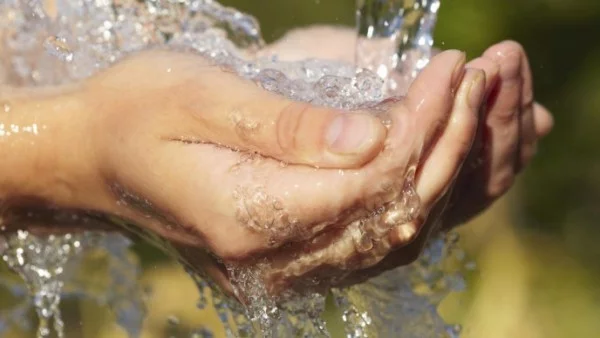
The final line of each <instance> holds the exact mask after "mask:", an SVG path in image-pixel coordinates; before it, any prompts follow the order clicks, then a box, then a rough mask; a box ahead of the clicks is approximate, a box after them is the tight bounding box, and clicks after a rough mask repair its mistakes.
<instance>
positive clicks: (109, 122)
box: [0, 49, 549, 293]
mask: <svg viewBox="0 0 600 338" xmlns="http://www.w3.org/2000/svg"><path fill="white" fill-rule="evenodd" d="M346 50H347V49H346ZM464 62H465V60H464V55H463V54H462V53H459V52H456V51H448V52H443V53H441V54H440V55H438V56H437V57H436V58H435V59H434V60H433V61H432V62H431V64H430V66H428V68H427V69H426V70H425V71H424V72H423V73H422V74H421V76H420V77H419V78H418V79H417V80H416V82H415V84H414V85H413V86H412V87H411V89H410V91H409V94H408V95H407V97H406V98H405V99H404V100H403V101H401V102H394V103H391V104H389V105H388V108H387V109H386V114H387V115H388V118H390V119H391V120H392V121H393V123H392V126H391V128H389V129H387V128H385V126H384V125H383V124H381V123H380V122H379V120H378V119H377V118H376V117H374V116H373V115H371V114H368V112H354V113H347V112H340V111H336V110H331V109H326V108H319V107H313V106H310V105H307V104H303V103H297V102H291V101H288V100H285V99H283V98H281V97H278V96H276V95H274V94H271V93H268V92H265V91H263V90H261V89H260V88H258V87H257V86H255V85H254V84H252V83H250V82H246V81H243V80H241V79H239V78H237V77H236V76H234V75H233V74H231V73H229V72H227V71H224V70H222V69H220V68H218V67H214V66H212V65H210V64H208V63H206V61H204V60H203V59H201V58H199V57H197V56H193V55H185V54H178V53H173V52H144V53H141V54H139V55H137V56H133V57H131V58H129V59H128V60H125V61H123V62H121V63H120V64H118V65H116V66H114V67H113V68H111V69H109V70H107V71H105V72H103V73H101V74H100V75H98V76H96V77H94V78H92V79H89V80H87V81H85V82H84V83H81V84H79V85H76V86H73V87H68V88H51V89H43V90H36V91H23V90H14V89H9V88H3V89H2V90H0V108H1V107H2V104H7V105H8V106H9V107H10V109H9V111H8V112H6V114H3V115H2V116H1V120H2V121H1V122H2V123H4V125H5V126H8V125H11V124H12V125H17V126H20V128H21V129H20V130H21V131H22V130H24V129H23V126H33V125H34V124H35V125H36V126H37V129H36V130H37V133H33V132H31V133H29V132H17V133H14V132H13V133H12V134H11V135H5V136H4V137H2V138H0V154H1V155H2V157H3V158H4V159H5V164H4V165H3V167H2V168H1V169H0V170H1V171H2V172H1V174H0V177H1V178H2V179H1V180H0V196H1V199H2V200H3V202H4V204H5V206H6V208H7V209H8V210H11V209H12V208H14V207H23V206H25V207H27V206H28V205H29V204H30V203H31V202H30V201H31V200H34V201H36V205H37V206H39V205H43V206H46V207H51V208H58V209H69V210H86V211H94V212H97V213H102V214H110V215H115V216H118V217H120V218H124V219H127V220H129V221H131V222H134V223H137V224H139V225H141V226H143V227H146V228H147V229H149V230H151V231H153V232H156V233H158V234H159V235H161V236H163V237H165V238H167V239H169V240H170V241H172V242H173V243H175V244H176V245H177V246H178V247H179V248H180V249H181V251H182V254H183V255H184V256H186V257H187V259H188V260H189V261H191V262H196V263H198V264H202V265H204V267H206V268H208V270H209V271H210V272H211V273H212V274H213V276H214V277H215V278H216V279H217V280H219V281H221V282H222V283H223V285H225V286H227V275H226V274H225V273H224V271H223V270H222V268H221V266H220V264H217V263H216V261H214V260H212V259H211V258H209V257H208V256H206V255H203V254H200V252H201V251H198V250H196V249H198V248H204V249H208V250H209V251H210V252H212V253H213V254H214V255H215V256H217V257H218V258H219V259H220V260H221V261H222V262H225V263H227V264H247V263H249V262H254V261H255V260H256V259H262V260H264V259H266V260H267V261H268V262H269V263H270V264H269V265H270V267H269V268H268V269H266V270H265V271H264V273H265V280H266V281H267V282H268V285H269V287H270V289H271V291H272V292H274V293H276V292H278V291H280V290H282V289H284V288H288V287H291V286H296V284H297V281H298V280H303V278H301V277H322V278H325V277H328V278H330V279H331V281H332V282H334V283H340V282H342V280H343V278H344V277H348V278H350V280H351V279H352V277H353V276H352V273H353V272H355V271H359V272H360V273H361V274H364V273H370V272H374V271H381V270H382V269H387V268H389V267H391V266H397V265H400V264H405V263H406V262H408V261H410V259H411V257H414V253H415V252H419V250H420V245H421V244H422V243H423V242H424V240H425V239H426V238H427V236H428V234H429V233H431V232H432V231H434V230H435V229H436V228H438V227H439V224H440V223H441V222H443V221H444V219H445V217H443V212H442V211H444V210H445V209H446V208H445V206H446V204H447V201H448V200H449V199H450V200H452V199H456V198H455V197H453V196H454V195H452V191H453V190H452V187H453V186H454V184H455V182H459V183H460V182H461V179H463V180H467V178H462V177H463V176H464V175H467V174H463V173H462V172H461V168H462V165H463V161H464V159H465V158H467V157H468V156H469V154H470V152H472V145H473V143H474V141H476V140H478V139H477V138H476V136H477V135H478V130H480V129H481V128H478V126H480V125H483V123H482V122H480V114H481V112H484V110H483V109H481V106H482V104H483V102H484V100H485V98H486V97H489V96H490V95H491V93H492V92H493V89H494V88H497V85H496V84H497V83H498V82H499V81H500V82H501V81H502V74H503V73H502V66H499V67H498V66H497V63H494V62H493V61H492V60H487V59H485V58H480V59H477V60H475V61H472V62H471V63H470V65H471V67H470V69H465V65H464ZM498 68H500V71H499V70H498ZM506 87H510V86H508V85H507V86H506ZM502 88H504V86H502ZM522 90H523V89H522V88H521V91H522ZM231 93H235V95H231ZM502 93H503V91H502V90H500V91H499V93H498V94H497V95H498V96H497V99H496V101H495V102H497V105H500V106H498V107H499V108H497V109H496V110H497V111H499V112H500V113H503V112H504V113H505V111H504V109H506V107H509V106H510V104H511V103H510V102H508V101H509V99H511V98H512V96H510V95H504V94H502ZM496 110H494V108H492V109H490V110H489V112H488V116H487V117H486V119H485V121H488V120H489V118H490V117H489V116H492V113H493V112H494V111H496ZM516 115H518V116H519V118H520V116H521V115H523V114H521V113H519V114H516ZM488 125H489V124H488ZM490 128H491V129H493V128H494V126H493V125H492V126H491V127H490ZM5 129H6V127H5ZM548 129H549V127H548ZM539 134H540V135H541V134H543V132H540V133H539ZM357 135H358V136H362V137H358V138H357V137H356V136H357ZM536 135H537V134H536ZM351 136H355V137H351ZM515 138H517V139H518V138H520V134H519V133H518V132H517V134H516V135H515ZM536 139H537V136H536V137H533V138H531V140H533V142H535V140H536ZM478 143H480V142H479V141H478V142H477V143H476V144H478ZM482 149H487V148H486V147H482ZM494 149H496V148H494ZM511 149H512V148H511ZM500 153H501V155H502V154H504V153H502V152H500ZM64 154H69V155H68V156H65V155H64ZM419 155H420V157H421V160H420V161H419V167H418V168H417V177H416V186H415V188H416V191H417V192H418V194H419V196H420V198H421V209H420V214H419V215H418V217H417V218H416V219H415V220H414V221H412V222H410V223H405V222H399V223H394V222H391V223H390V222H387V223H386V222H385V220H386V217H385V216H386V215H387V216H389V215H390V213H391V208H390V205H391V203H392V202H393V201H395V200H397V199H398V198H399V197H400V193H401V190H402V184H403V181H404V178H405V176H406V174H407V170H408V166H409V163H410V162H411V159H413V158H415V156H417V157H419ZM493 156H494V159H491V160H490V161H489V163H494V165H492V166H491V167H494V168H495V167H496V166H498V167H500V166H501V165H500V164H498V165H496V164H495V163H503V162H502V161H501V160H497V161H496V160H495V159H496V158H497V157H498V155H497V154H496V153H495V152H493ZM500 157H502V156H500ZM505 157H506V156H505ZM495 161H496V162H495ZM282 162H284V163H286V165H282ZM315 166H318V167H320V168H321V169H318V170H317V169H315ZM340 169H344V171H343V175H342V174H340ZM468 175H472V174H468ZM464 177H469V176H464ZM457 178H458V179H457ZM503 182H504V181H503ZM509 183H510V182H509ZM502 192H503V191H502ZM496 197H497V196H496ZM453 208H456V207H455V206H454V205H453ZM453 208H450V209H448V210H452V209H453ZM376 210H382V211H383V213H381V212H380V213H378V216H377V217H374V216H373V212H374V211H376ZM457 213H460V212H459V211H457ZM464 214H465V213H464V212H463V213H462V215H463V217H466V218H469V217H472V215H471V216H465V215H464ZM390 217H391V216H390ZM388 218H389V217H388ZM361 219H367V220H368V222H366V224H367V225H366V227H367V232H368V233H369V234H370V235H369V236H370V238H369V240H370V241H371V244H370V245H367V246H366V248H368V249H366V250H365V247H364V246H357V245H356V242H355V241H353V239H352V238H353V237H352V234H351V233H350V230H349V229H352V227H353V224H356V222H355V221H357V220H361ZM7 225H9V226H10V225H11V224H7ZM409 243H413V244H411V245H408V244H409ZM403 248H404V249H403ZM400 256H402V257H400ZM399 257H400V258H399ZM407 258H408V259H407ZM364 269H366V270H364ZM325 271H326V273H324V272H325ZM331 272H334V273H331ZM300 286H302V285H300Z"/></svg>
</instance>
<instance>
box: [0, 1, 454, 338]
mask: <svg viewBox="0 0 600 338" xmlns="http://www.w3.org/2000/svg"><path fill="white" fill-rule="evenodd" d="M439 5H440V2H439V0H387V1H382V0H361V1H359V2H358V11H357V27H358V34H359V40H358V44H357V49H356V60H357V65H358V66H359V67H361V68H357V67H355V66H352V65H346V64H340V63H337V62H332V61H324V60H305V61H301V62H293V63H287V62H280V61H277V60H273V59H253V58H252V57H251V56H252V55H253V53H254V52H255V51H257V50H259V49H260V48H261V47H262V46H263V45H264V42H263V40H262V38H261V34H260V28H259V26H258V24H257V22H256V20H255V19H254V18H252V17H251V16H248V15H246V14H243V13H240V12H238V11H236V10H234V9H231V8H226V7H223V6H221V5H220V4H218V3H216V2H214V1H212V0H146V1H134V0H131V1H128V0H118V1H117V0H115V1H110V0H77V1H70V0H57V7H58V11H57V13H58V14H57V16H56V17H54V18H53V17H50V16H49V15H48V14H46V12H45V11H44V9H43V6H42V4H41V0H28V1H19V0H5V1H3V2H2V3H0V30H5V31H6V32H8V34H6V35H5V36H6V37H7V38H6V41H4V43H5V45H6V47H7V48H6V49H5V57H4V60H8V62H9V64H6V65H4V67H5V68H6V70H7V71H9V73H10V74H9V75H10V78H11V79H13V81H14V82H15V83H18V84H21V85H47V84H58V83H66V82H70V81H75V80H79V79H83V78H86V77H89V76H91V75H93V74H94V73H96V72H98V71H99V70H101V69H104V68H106V67H108V66H110V65H111V64H113V63H114V62H117V61H118V60H120V59H122V58H123V57H124V56H126V55H127V54H129V53H132V52H135V51H138V50H142V49H146V48H150V47H154V46H166V47H168V48H172V49H177V50H186V51H192V52H195V53H199V54H201V55H202V56H204V57H206V58H208V59H211V60H213V61H214V62H215V63H217V64H220V65H222V66H225V67H229V68H230V69H233V70H235V71H236V72H237V73H238V74H239V75H240V76H242V77H245V78H248V79H251V80H253V81H255V82H256V83H257V84H259V85H260V86H262V87H263V88H264V89H266V90H269V91H273V92H276V93H278V94H281V95H284V96H286V97H289V98H291V99H294V100H299V101H305V102H311V103H314V104H318V105H323V106H329V107H337V108H344V109H357V108H362V107H365V106H367V107H371V106H373V105H374V104H375V103H378V102H381V101H382V100H383V99H384V98H386V97H389V96H391V95H398V94H402V93H403V92H404V91H405V90H406V88H407V87H408V85H409V84H410V82H411V81H412V80H413V79H414V77H415V76H416V74H418V72H419V71H420V70H421V69H422V68H423V67H424V66H425V65H426V64H427V62H428V61H429V58H430V57H431V53H432V45H433V39H432V31H433V27H434V25H435V19H436V14H437V11H438V8H439ZM382 47H383V48H382ZM374 51H376V52H374ZM0 60H2V58H0ZM395 203H396V204H395V208H396V209H397V210H396V211H398V215H400V216H398V217H397V219H395V221H394V223H395V224H402V223H404V222H408V221H410V220H411V219H412V218H413V217H414V215H415V214H416V213H417V212H418V209H419V199H418V196H417V195H416V192H415V190H414V187H413V184H412V181H411V176H410V175H408V174H407V179H406V182H405V184H404V189H403V193H402V195H401V197H400V199H399V200H398V201H396V202H395ZM122 225H123V226H125V227H128V228H130V229H131V230H134V231H139V229H137V228H132V227H131V226H130V225H127V224H122ZM354 226H356V227H357V229H358V230H359V231H358V232H357V233H358V234H359V236H358V238H357V239H356V241H357V243H360V242H361V236H363V235H361V234H362V232H360V226H361V223H357V224H353V225H351V226H350V227H354ZM143 235H144V236H145V237H146V238H147V239H149V240H150V241H151V242H153V243H156V244H157V245H158V246H159V247H161V248H163V249H165V250H167V251H169V252H171V253H172V254H173V255H174V256H175V257H177V253H176V252H175V250H173V249H172V248H170V245H169V243H167V242H165V241H164V240H162V239H160V238H156V237H155V236H154V235H152V234H149V233H143ZM448 238H451V237H448ZM448 238H443V237H439V238H435V239H432V240H431V242H430V244H429V246H428V248H427V250H426V251H425V253H424V254H423V255H422V256H421V257H420V258H419V259H418V260H417V262H415V263H413V264H411V265H409V266H407V267H402V268H398V269H395V270H392V271H390V272H387V273H385V274H383V275H381V276H379V277H376V278H373V279H371V280H369V281H367V282H365V283H363V284H359V285H356V286H353V287H349V288H345V289H333V290H332V293H331V295H332V296H333V299H334V303H335V306H336V307H337V309H338V311H339V312H340V314H341V315H340V316H341V320H342V321H343V322H344V323H345V327H346V335H347V337H356V338H360V337H373V336H384V337H409V338H410V337H445V336H450V337H453V336H455V335H457V334H458V332H457V330H456V328H455V327H454V326H447V325H446V324H445V323H444V321H443V320H442V319H441V318H440V316H439V315H438V314H437V308H436V307H437V304H438V303H439V302H440V301H441V299H442V298H443V297H444V296H445V295H446V294H447V293H448V292H450V291H451V290H457V289H460V287H462V279H461V277H460V275H459V274H458V273H457V271H459V270H460V269H448V266H447V264H445V262H447V261H448V260H449V259H450V260H452V259H454V260H457V261H462V259H463V258H462V256H463V255H462V253H461V252H460V250H458V249H456V248H455V240H451V241H450V243H448ZM92 239H93V240H92ZM451 239H452V238H451ZM32 243H33V244H32ZM75 243H79V244H78V245H77V246H76V245H75ZM81 243H86V244H81ZM128 247H129V241H128V240H126V239H124V238H123V237H121V236H119V235H114V234H111V235H108V234H89V233H85V234H82V235H72V234H67V235H54V236H50V237H38V236H34V235H31V234H29V233H27V232H23V231H21V232H17V233H15V234H7V235H6V236H5V239H3V237H0V253H2V255H3V258H4V260H5V261H6V262H7V263H8V264H9V266H10V267H11V268H12V269H13V270H14V271H16V272H17V273H18V274H19V275H20V276H21V277H22V278H23V279H24V280H25V282H26V283H27V285H28V286H29V288H30V292H29V293H30V294H31V295H33V297H34V306H35V307H36V309H38V317H39V318H40V325H39V330H38V336H39V337H44V336H46V335H47V333H48V331H49V330H50V327H49V324H48V320H49V319H50V318H53V320H54V326H53V328H54V330H55V331H56V332H57V334H58V335H59V336H60V335H61V332H62V322H61V320H60V311H59V308H58V306H59V302H60V298H61V296H62V297H65V296H68V295H75V294H78V295H83V296H87V297H92V298H94V299H96V300H97V301H98V302H101V303H105V304H109V305H110V306H111V307H112V309H113V312H115V314H116V316H117V318H118V322H119V324H121V325H122V326H123V327H125V328H126V329H127V331H128V333H129V334H130V336H131V337H137V336H138V335H139V332H140V329H141V322H142V320H143V316H144V307H143V303H142V302H141V297H139V292H136V291H134V290H135V285H136V282H137V278H138V274H139V272H138V270H139V269H138V268H137V266H136V264H135V262H132V261H131V260H130V259H129V258H128V253H127V250H128ZM65 248H68V250H67V249H65ZM97 248H102V250H103V251H105V252H106V253H107V254H108V257H107V259H108V261H109V262H110V264H112V265H111V266H113V268H112V269H111V270H110V271H109V272H108V273H109V275H111V276H112V279H111V282H110V283H111V286H112V287H108V288H107V291H106V293H104V294H100V295H99V294H97V293H91V292H89V291H87V290H85V288H83V287H78V286H77V282H73V281H76V279H77V278H76V276H75V275H73V274H65V273H64V267H65V266H66V265H67V264H69V265H70V266H74V267H73V268H72V269H71V270H76V269H84V267H85V263H84V261H85V260H84V259H74V256H75V253H78V254H79V253H81V252H86V251H89V250H94V249H97ZM42 252H43V253H45V254H42ZM78 256H79V255H78ZM178 258H180V259H182V258H181V257H178ZM458 265H461V264H458ZM228 269H229V273H230V276H231V278H232V280H233V281H234V284H235V291H236V292H237V293H240V294H243V295H244V296H245V298H249V299H251V302H249V304H250V306H248V307H246V308H244V307H242V306H241V305H240V304H239V303H238V302H236V301H233V300H231V299H230V298H228V297H226V296H225V295H223V294H222V293H221V292H220V291H219V289H218V288H217V287H216V286H215V285H213V283H211V281H210V279H208V278H207V277H206V276H203V275H202V274H198V273H197V272H196V271H195V270H194V272H192V271H191V270H190V274H191V275H192V277H193V278H194V281H195V282H196V284H197V286H198V289H199V290H200V293H201V296H202V298H201V299H200V301H199V302H198V306H199V307H201V308H202V307H205V306H207V304H208V303H211V304H212V306H213V307H214V308H215V310H216V312H217V314H218V316H219V318H220V320H221V322H222V324H223V326H224V328H225V332H226V334H227V336H241V337H255V336H257V335H263V336H278V337H279V336H281V337H287V336H304V337H313V336H328V335H329V333H328V331H327V327H326V323H325V322H324V320H323V319H322V317H321V314H322V312H323V311H324V309H325V304H326V300H327V295H323V294H320V293H312V294H302V295H299V294H294V293H290V294H287V295H285V296H284V299H285V301H281V300H275V299H272V298H270V296H268V295H267V292H266V290H265V288H264V285H263V284H262V280H261V275H260V272H261V265H260V264H257V265H255V266H244V267H239V266H229V267H228ZM39 271H46V272H47V273H46V274H44V273H42V274H39V273H38V272H39ZM69 281H71V282H69ZM69 283H70V284H71V287H70V288H68V287H67V286H68V284H69ZM115 286H119V287H115ZM65 289H68V290H65ZM18 311H21V308H17V309H15V311H14V313H20V312H18ZM12 317H15V315H13V316H12ZM0 324H1V323H0ZM1 328H2V325H0V329H1ZM205 335H206V336H209V335H210V334H209V333H208V332H206V331H204V330H199V331H197V332H196V333H194V335H193V336H205Z"/></svg>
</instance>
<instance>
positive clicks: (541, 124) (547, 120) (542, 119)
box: [533, 103, 554, 137]
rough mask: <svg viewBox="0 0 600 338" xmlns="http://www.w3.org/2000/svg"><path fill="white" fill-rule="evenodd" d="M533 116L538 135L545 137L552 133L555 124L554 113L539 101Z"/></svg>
mask: <svg viewBox="0 0 600 338" xmlns="http://www.w3.org/2000/svg"><path fill="white" fill-rule="evenodd" d="M533 118H534V120H535V132H536V133H537V136H538V137H544V136H546V135H548V134H549V133H550V131H551V130H552V127H553V126H554V118H553V117H552V114H550V112H549V111H548V109H546V107H544V106H542V105H541V104H539V103H535V104H534V106H533Z"/></svg>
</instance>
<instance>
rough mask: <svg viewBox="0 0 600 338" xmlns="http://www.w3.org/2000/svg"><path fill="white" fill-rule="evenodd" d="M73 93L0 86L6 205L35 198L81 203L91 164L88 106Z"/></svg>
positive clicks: (1, 182)
mask: <svg viewBox="0 0 600 338" xmlns="http://www.w3.org/2000/svg"><path fill="white" fill-rule="evenodd" d="M73 92H74V91H73V88H67V87H63V88H43V89H16V88H10V87H6V86H4V87H2V86H0V158H1V159H2V164H1V165H0V200H1V201H2V202H3V203H11V202H12V201H18V200H21V199H34V200H37V201H44V202H47V203H50V204H56V205H66V206H70V205H76V204H77V201H79V200H81V198H82V196H81V194H82V188H84V187H85V182H86V179H85V176H86V175H88V174H89V172H90V168H91V167H90V165H91V163H89V161H86V158H85V157H86V156H87V153H89V147H88V146H87V144H86V142H87V141H86V140H85V139H84V138H83V136H84V135H85V133H84V132H83V130H85V125H84V123H85V119H84V118H82V116H84V115H85V112H84V109H85V106H84V105H83V104H82V102H81V101H80V100H78V99H77V96H76V95H74V94H73ZM80 185H83V186H80Z"/></svg>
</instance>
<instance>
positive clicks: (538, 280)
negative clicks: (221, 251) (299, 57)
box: [0, 0, 600, 338]
mask: <svg viewBox="0 0 600 338" xmlns="http://www.w3.org/2000/svg"><path fill="white" fill-rule="evenodd" d="M0 1H1V0H0ZM222 2H223V3H225V4H228V5H232V6H235V7H237V8H239V9H241V10H243V11H246V12H249V13H252V14H254V15H255V16H256V17H257V18H258V19H259V21H260V22H261V24H262V27H263V32H264V35H265V38H267V40H269V41H272V40H274V39H277V38H279V37H281V36H282V35H283V34H284V33H285V32H286V31H287V30H289V29H291V28H294V27H298V26H305V25H310V24H315V23H320V24H323V23H325V24H336V25H350V26H351V25H353V23H354V5H355V3H354V2H355V0H228V1H222ZM505 39H513V40H516V41H518V42H520V43H521V44H522V45H523V46H524V47H525V49H526V50H527V52H528V53H529V56H530V61H531V65H532V70H533V73H534V78H535V89H536V98H537V100H538V101H539V102H541V103H543V104H544V105H546V106H547V107H548V108H549V109H550V110H551V111H552V112H553V114H554V117H555V130H554V131H553V133H552V134H551V135H550V136H549V137H548V138H547V139H545V140H544V141H543V142H542V143H541V144H540V145H539V153H538V156H537V157H536V159H535V160H534V162H533V163H532V165H531V166H530V167H529V168H528V169H527V171H526V172H525V173H524V175H522V177H521V178H520V179H519V181H518V185H517V187H516V188H515V189H513V190H512V191H511V193H510V194H509V195H508V196H506V198H504V199H502V200H501V201H500V202H499V203H497V204H496V205H495V206H494V208H492V209H491V210H489V211H488V212H486V213H485V214H484V215H482V216H481V217H479V218H478V219H477V220H475V221H473V222H472V223H471V224H468V225H466V226H464V227H463V228H462V229H461V233H462V235H463V236H462V240H463V243H464V246H465V247H466V248H467V250H468V251H469V253H470V254H471V255H473V256H474V257H476V259H477V262H478V265H479V271H478V272H477V273H476V274H474V275H473V276H471V278H470V287H469V290H468V291H467V292H466V293H463V294H456V295H452V296H451V297H449V299H447V300H446V301H445V303H444V304H443V306H442V308H441V311H442V313H444V315H445V316H446V317H447V318H448V319H449V320H451V321H454V322H461V323H462V324H463V325H464V327H465V331H464V337H469V338H495V337H498V338H505V337H511V338H537V337H540V338H553V337H557V338H567V337H577V338H587V337H590V338H593V337H600V320H599V318H600V224H599V223H600V150H598V149H597V147H598V146H599V145H600V1H599V0H442V7H441V10H440V18H439V24H438V28H437V31H436V44H437V46H438V47H439V48H453V49H461V50H465V51H466V52H467V53H468V56H469V57H471V58H472V57H476V56H478V55H479V54H481V53H482V52H483V51H484V50H485V49H486V48H487V47H489V46H490V45H492V44H494V43H496V42H499V41H501V40H505ZM139 252H140V254H141V257H142V260H143V262H144V263H145V264H144V265H145V266H147V267H152V268H148V269H146V271H145V273H144V276H143V281H144V283H146V284H148V285H151V286H154V289H155V290H156V293H155V294H154V296H153V297H152V299H151V300H150V303H149V309H150V314H149V319H148V320H147V324H146V330H145V333H144V337H166V336H167V335H166V333H165V332H166V331H165V329H164V326H165V318H167V317H168V316H169V315H177V316H178V317H179V318H180V321H181V322H185V323H190V325H192V323H202V322H206V320H209V321H214V320H216V319H215V318H213V317H211V318H208V319H207V318H206V317H204V318H202V316H198V311H197V310H196V309H195V307H194V305H195V302H194V301H193V299H195V289H194V285H193V283H192V282H191V281H190V279H189V278H187V277H186V276H185V274H184V273H183V272H182V271H181V269H180V268H179V267H177V266H175V265H174V264H173V263H171V262H164V261H163V260H162V259H161V258H160V257H159V256H158V254H157V251H156V250H153V249H148V248H147V247H145V246H143V245H142V246H140V248H139ZM192 294H194V295H193V296H192ZM81 310H82V311H81V314H79V316H80V319H81V320H82V321H83V322H88V323H90V322H93V323H96V324H94V325H87V326H85V328H84V329H81V330H79V331H77V333H74V337H79V336H82V337H101V336H102V337H117V336H121V335H122V332H120V331H119V329H117V328H116V326H115V325H112V324H111V325H108V324H107V325H104V324H102V323H105V322H109V321H110V320H109V317H110V316H109V315H108V314H100V313H104V312H102V311H103V310H100V309H98V308H96V307H93V306H92V305H89V306H88V305H83V306H81ZM194 325H196V324H194ZM167 331H168V330H167ZM424 338H426V337H424Z"/></svg>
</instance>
